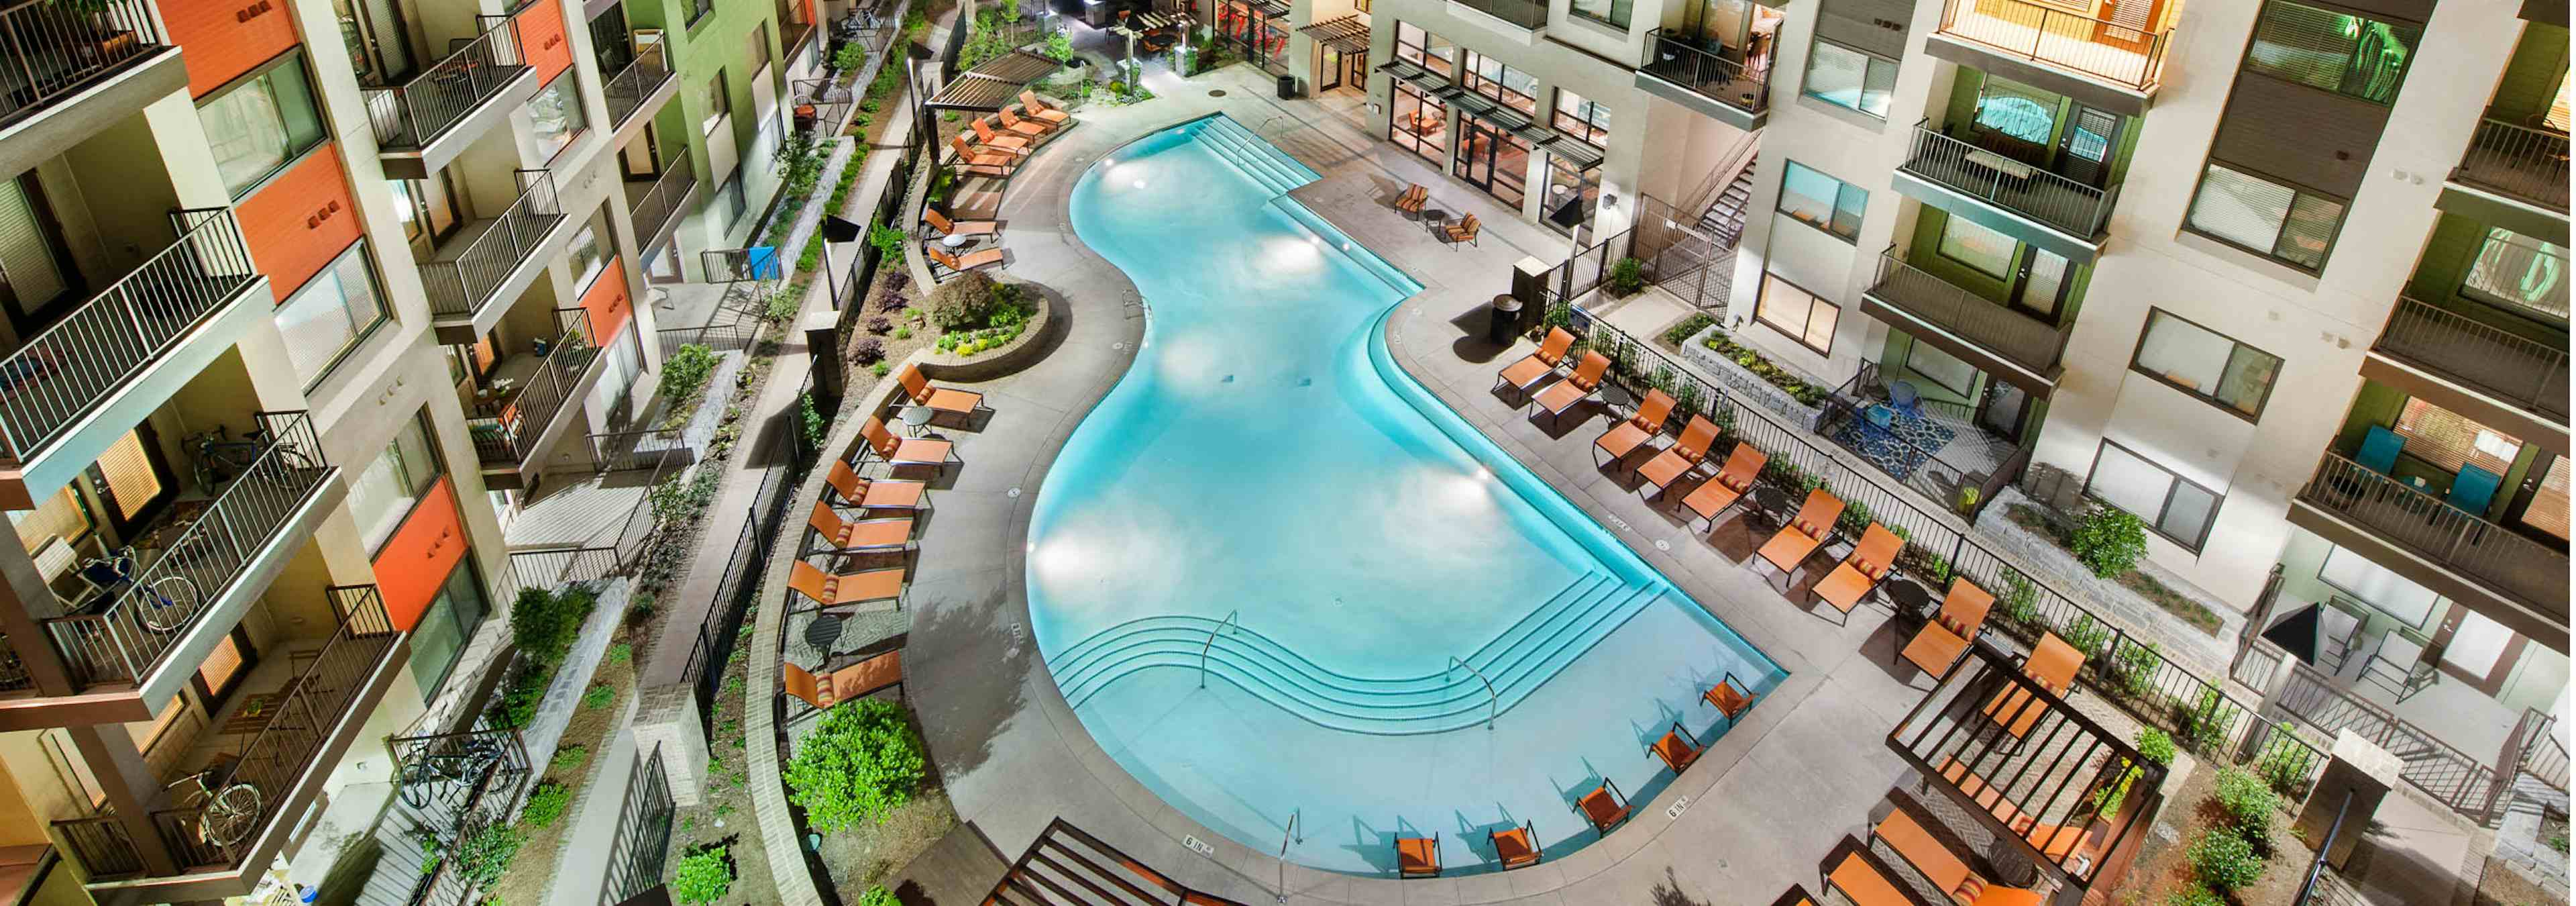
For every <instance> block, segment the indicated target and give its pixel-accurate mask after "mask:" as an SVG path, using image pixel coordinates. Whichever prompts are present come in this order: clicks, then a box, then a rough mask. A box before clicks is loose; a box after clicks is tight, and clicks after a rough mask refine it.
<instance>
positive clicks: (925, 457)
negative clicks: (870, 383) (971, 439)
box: [859, 415, 950, 469]
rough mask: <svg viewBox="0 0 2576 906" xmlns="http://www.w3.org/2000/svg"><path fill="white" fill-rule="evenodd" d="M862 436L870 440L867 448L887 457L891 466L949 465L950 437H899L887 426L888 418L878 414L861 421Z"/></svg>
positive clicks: (877, 455)
mask: <svg viewBox="0 0 2576 906" xmlns="http://www.w3.org/2000/svg"><path fill="white" fill-rule="evenodd" d="M859 437H860V438H861V439H863V440H866V441H867V442H868V447H867V452H869V453H873V454H876V457H877V458H878V459H881V460H884V461H885V463H886V465H888V466H893V467H896V468H901V467H904V466H929V467H931V468H933V469H944V468H947V467H948V454H949V450H950V445H949V443H948V442H947V441H944V440H938V439H935V438H928V437H896V436H894V432H892V431H888V430H886V426H885V420H883V419H880V418H877V417H876V416H873V415H871V416H868V420H867V421H864V422H861V423H859Z"/></svg>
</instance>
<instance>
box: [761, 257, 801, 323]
mask: <svg viewBox="0 0 2576 906" xmlns="http://www.w3.org/2000/svg"><path fill="white" fill-rule="evenodd" d="M805 270H807V271H811V270H813V268H810V267H808V268H805ZM804 303H805V300H803V299H799V298H797V297H796V289H795V287H788V288H786V289H781V290H779V291H777V292H775V293H771V294H770V296H769V307H768V308H765V309H762V310H761V312H760V314H761V317H764V318H767V319H769V320H771V321H774V322H783V321H786V320H787V319H789V318H793V317H796V309H798V308H801V307H803V306H804Z"/></svg>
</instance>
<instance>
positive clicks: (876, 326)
mask: <svg viewBox="0 0 2576 906" xmlns="http://www.w3.org/2000/svg"><path fill="white" fill-rule="evenodd" d="M892 330H894V319H893V318H889V317H886V316H884V315H871V316H869V318H868V332H869V333H873V334H883V333H886V332H888V331H892Z"/></svg>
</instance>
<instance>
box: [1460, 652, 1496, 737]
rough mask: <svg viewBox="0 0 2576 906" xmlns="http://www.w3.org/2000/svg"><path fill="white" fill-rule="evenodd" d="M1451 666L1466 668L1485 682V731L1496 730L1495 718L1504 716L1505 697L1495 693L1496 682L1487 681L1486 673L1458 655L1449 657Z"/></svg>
mask: <svg viewBox="0 0 2576 906" xmlns="http://www.w3.org/2000/svg"><path fill="white" fill-rule="evenodd" d="M1449 666H1451V667H1465V668H1467V672H1469V673H1473V674H1475V675H1476V678H1477V679H1479V680H1483V681H1484V683H1485V705H1486V709H1485V729H1486V730H1489V731H1490V730H1492V729H1493V728H1494V718H1496V717H1499V716H1501V715H1502V706H1503V697H1502V696H1501V695H1498V694H1496V693H1495V692H1494V681H1493V680H1490V679H1485V671H1482V670H1478V669H1476V665H1474V664H1470V663H1467V662H1466V661H1465V660H1462V659H1460V658H1459V657H1458V656H1457V655H1454V654H1453V655H1450V656H1449Z"/></svg>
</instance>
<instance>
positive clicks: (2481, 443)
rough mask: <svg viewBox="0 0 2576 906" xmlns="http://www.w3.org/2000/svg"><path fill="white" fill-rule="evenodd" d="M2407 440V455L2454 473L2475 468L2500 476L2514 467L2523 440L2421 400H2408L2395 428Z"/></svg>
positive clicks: (2399, 414) (2399, 413) (2398, 415)
mask: <svg viewBox="0 0 2576 906" xmlns="http://www.w3.org/2000/svg"><path fill="white" fill-rule="evenodd" d="M2394 430H2395V431H2396V432H2397V434H2398V435H2399V436H2401V437H2404V438H2406V453H2407V455H2409V456H2413V457H2415V458H2417V459H2421V460H2423V461H2425V462H2428V463H2432V464H2433V465H2435V466H2437V467H2440V468H2442V469H2446V470H2449V471H2452V472H2457V471H2459V470H2460V467H2461V466H2464V465H2474V466H2477V467H2478V468H2481V469H2485V470H2487V471H2489V472H2493V473H2495V474H2497V475H2503V474H2504V473H2505V471H2506V470H2507V469H2510V468H2512V467H2513V460H2514V457H2516V456H2518V455H2520V454H2521V453H2522V441H2521V440H2519V439H2516V438H2514V437H2512V436H2510V435H2507V434H2505V433H2503V432H2501V431H2497V430H2495V429H2493V428H2489V427H2487V426H2485V425H2481V424H2478V423H2477V422H2474V421H2470V420H2469V419H2468V417H2466V416H2463V415H2461V414H2459V413H2457V412H2453V411H2451V410H2449V409H2444V408H2442V407H2440V406H2436V405H2433V404H2432V403H2429V402H2426V401H2424V400H2423V399H2421V398H2417V399H2409V400H2407V401H2406V408H2405V409H2404V410H2402V411H2400V412H2398V414H2397V426H2396V428H2395V429H2394Z"/></svg>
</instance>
